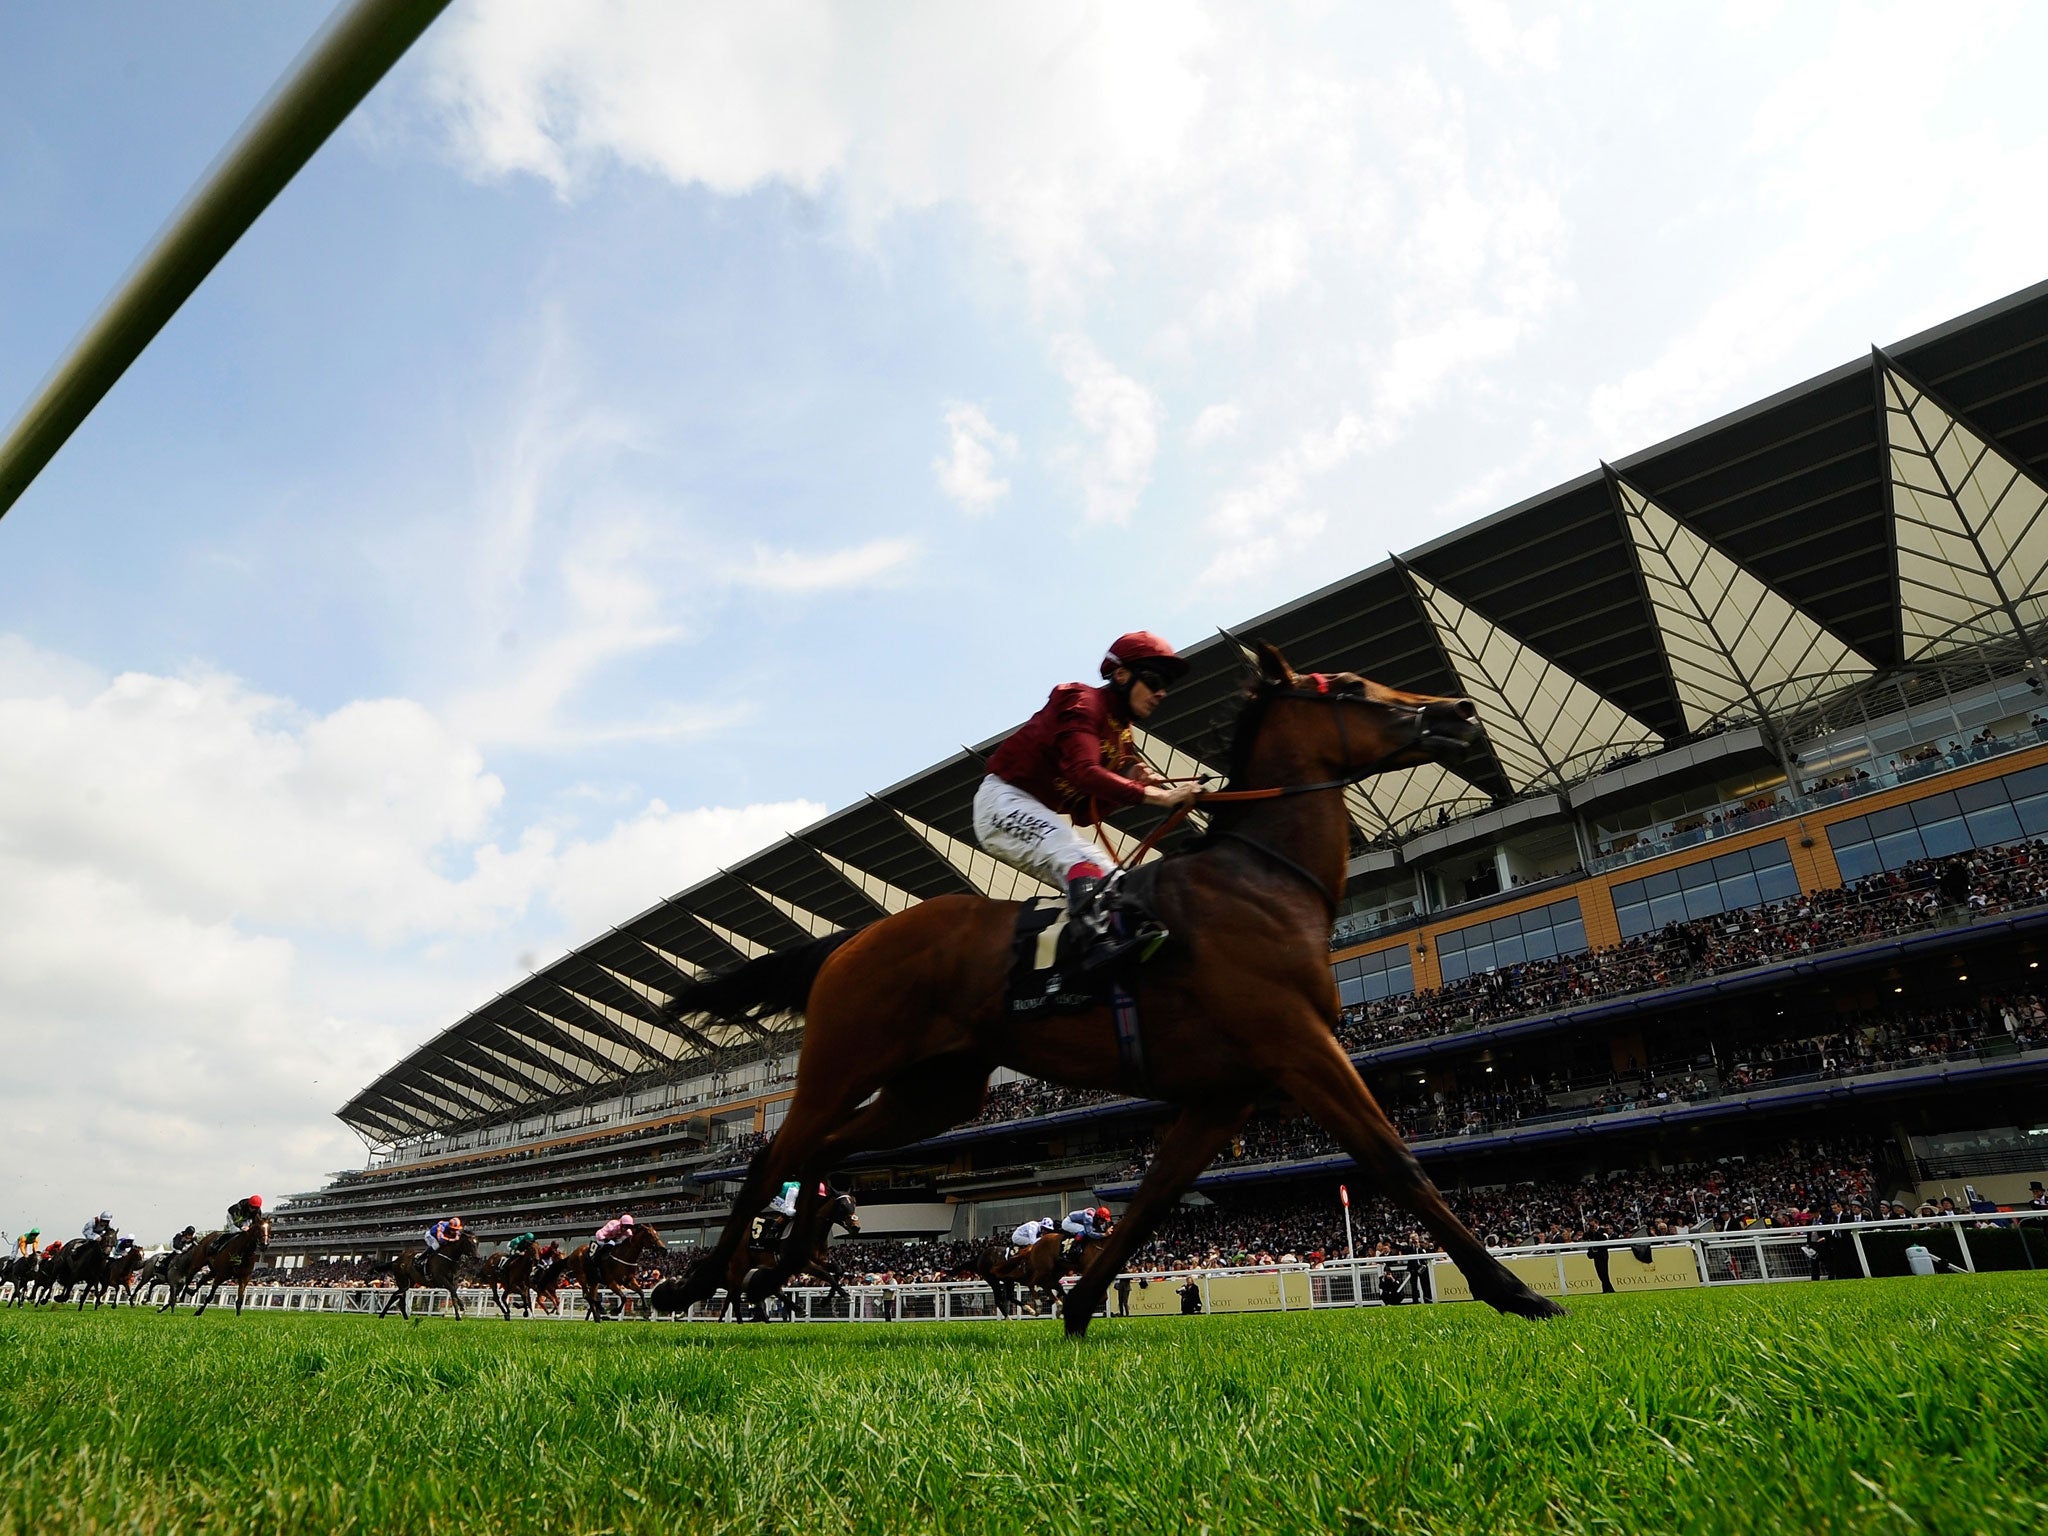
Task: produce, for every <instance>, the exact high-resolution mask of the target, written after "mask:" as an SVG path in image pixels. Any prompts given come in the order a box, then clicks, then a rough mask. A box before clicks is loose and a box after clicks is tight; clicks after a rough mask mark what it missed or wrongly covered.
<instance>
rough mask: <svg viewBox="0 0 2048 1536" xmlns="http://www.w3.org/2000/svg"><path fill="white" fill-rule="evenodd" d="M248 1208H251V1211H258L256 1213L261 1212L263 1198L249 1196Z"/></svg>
mask: <svg viewBox="0 0 2048 1536" xmlns="http://www.w3.org/2000/svg"><path fill="white" fill-rule="evenodd" d="M249 1206H250V1208H251V1209H252V1210H258V1211H260V1210H262V1209H263V1197H262V1196H261V1195H251V1196H250V1197H249Z"/></svg>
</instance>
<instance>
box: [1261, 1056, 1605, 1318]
mask: <svg viewBox="0 0 2048 1536" xmlns="http://www.w3.org/2000/svg"><path fill="white" fill-rule="evenodd" d="M1305 1023H1306V1024H1307V1026H1308V1028H1306V1029H1297V1030H1291V1031H1290V1030H1275V1031H1273V1033H1272V1035H1271V1037H1270V1038H1271V1039H1272V1041H1273V1042H1274V1049H1275V1050H1276V1051H1281V1052H1284V1053H1285V1057H1284V1059H1279V1060H1276V1061H1274V1063H1273V1074H1274V1077H1275V1078H1276V1079H1277V1081H1278V1082H1279V1085H1280V1087H1281V1088H1283V1089H1284V1090H1286V1092H1287V1093H1289V1094H1290V1095H1292V1096H1293V1098H1294V1100H1295V1102H1296V1103H1298V1104H1300V1105H1301V1107H1302V1108H1303V1109H1306V1110H1307V1111H1308V1112H1309V1114H1310V1115H1312V1116H1313V1117H1314V1118H1315V1119H1316V1120H1317V1121H1318V1122H1319V1123H1320V1124H1321V1125H1322V1126H1323V1128H1324V1129H1326V1130H1328V1131H1329V1132H1330V1133H1331V1134H1332V1135H1333V1136H1335V1137H1336V1138H1337V1140H1338V1142H1339V1143H1340V1144H1341V1145H1342V1146H1343V1148H1344V1150H1345V1151H1346V1152H1348V1153H1350V1154H1351V1156H1352V1157H1353V1158H1355V1159H1356V1160H1357V1162H1358V1165H1359V1166H1360V1167H1361V1168H1363V1169H1364V1170H1365V1171H1366V1174H1367V1175H1368V1176H1369V1177H1370V1178H1371V1179H1372V1181H1373V1184H1374V1186H1375V1188H1377V1189H1378V1190H1379V1192H1380V1193H1381V1194H1383V1195H1385V1196H1386V1197H1387V1198H1388V1199H1389V1200H1392V1201H1393V1202H1394V1203H1395V1204H1396V1205H1398V1206H1400V1207H1401V1208H1402V1209H1403V1210H1405V1211H1407V1212H1409V1213H1410V1214H1411V1215H1413V1216H1414V1217H1416V1219H1417V1220H1419V1221H1420V1222H1421V1223H1422V1224H1423V1226H1425V1227H1426V1228H1428V1229H1429V1231H1430V1234H1431V1235H1432V1236H1434V1237H1435V1238H1436V1240H1437V1241H1438V1242H1439V1243H1441V1244H1443V1249H1444V1252H1445V1253H1446V1254H1448V1255H1450V1259H1451V1262H1452V1263H1454V1264H1456V1265H1457V1266H1458V1268H1459V1270H1460V1271H1461V1272H1462V1273H1463V1274H1464V1276H1465V1279H1466V1281H1467V1282H1468V1283H1469V1284H1470V1285H1471V1287H1472V1294H1473V1295H1474V1296H1476V1297H1478V1298H1479V1299H1480V1300H1481V1301H1484V1302H1486V1303H1487V1304H1488V1305H1490V1306H1492V1307H1493V1308H1494V1310H1496V1311H1499V1312H1512V1313H1514V1314H1515V1315H1516V1316H1518V1317H1529V1318H1545V1317H1562V1316H1563V1315H1564V1308H1563V1307H1561V1306H1559V1305H1558V1304H1557V1303H1556V1302H1554V1301H1551V1300H1549V1299H1548V1298H1546V1297H1543V1296H1538V1295H1537V1294H1536V1293H1535V1292H1534V1291H1532V1290H1530V1289H1529V1287H1528V1286H1526V1285H1524V1284H1523V1283H1522V1281H1521V1280H1520V1279H1519V1278H1517V1277H1516V1276H1515V1274H1514V1273H1513V1272H1512V1271H1510V1270H1509V1269H1508V1267H1507V1266H1506V1265H1505V1264H1503V1263H1501V1262H1500V1260H1499V1259H1496V1258H1495V1257H1494V1256H1493V1255H1492V1254H1490V1253H1488V1252H1487V1251H1486V1245H1485V1244H1484V1243H1482V1242H1480V1241H1479V1239H1478V1238H1477V1237H1474V1236H1473V1235H1472V1231H1471V1229H1470V1228H1468V1227H1467V1226H1466V1225H1465V1224H1464V1223H1463V1222H1462V1221H1460V1220H1458V1218H1457V1217H1456V1216H1455V1215H1453V1214H1452V1212H1451V1208H1450V1207H1449V1206H1448V1205H1446V1204H1444V1197H1443V1196H1442V1195H1441V1194H1439V1193H1438V1191H1437V1187H1436V1185H1435V1184H1433V1183H1431V1182H1430V1178H1429V1175H1428V1174H1426V1173H1424V1172H1423V1171H1422V1164H1421V1163H1419V1162H1417V1161H1416V1160H1415V1154H1414V1153H1412V1152H1410V1151H1409V1150H1408V1147H1407V1144H1406V1143H1405V1142H1403V1141H1402V1140H1401V1134H1400V1132H1398V1131H1396V1130H1395V1129H1394V1126H1393V1122H1392V1121H1390V1120H1388V1119H1387V1115H1386V1111H1384V1110H1383V1109H1381V1108H1380V1106H1379V1104H1378V1103H1377V1102H1376V1101H1375V1100H1374V1098H1373V1096H1372V1091H1371V1090H1370V1089H1368V1088H1367V1087H1366V1086H1365V1083H1364V1081H1363V1079H1361V1078H1360V1077H1359V1075H1358V1073H1357V1072H1356V1071H1355V1070H1353V1068H1352V1065H1351V1061H1350V1058H1349V1057H1347V1056H1346V1055H1345V1054H1344V1051H1343V1048H1342V1047H1341V1046H1339V1045H1338V1044H1337V1042H1336V1039H1335V1038H1334V1037H1333V1036H1332V1035H1331V1034H1330V1032H1329V1030H1328V1028H1327V1027H1326V1026H1325V1025H1324V1024H1323V1022H1322V1020H1320V1019H1317V1018H1309V1019H1307V1020H1305ZM1304 1040H1305V1041H1306V1042H1308V1047H1309V1048H1308V1049H1306V1050H1302V1049H1298V1048H1297V1043H1298V1042H1300V1041H1304Z"/></svg>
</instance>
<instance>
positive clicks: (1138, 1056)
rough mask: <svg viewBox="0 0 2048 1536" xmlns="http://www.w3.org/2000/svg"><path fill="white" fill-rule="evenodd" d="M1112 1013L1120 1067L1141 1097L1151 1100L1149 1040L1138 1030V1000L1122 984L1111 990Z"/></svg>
mask: <svg viewBox="0 0 2048 1536" xmlns="http://www.w3.org/2000/svg"><path fill="white" fill-rule="evenodd" d="M1109 1012H1110V1017H1111V1018H1113V1019H1114V1020H1115V1021H1116V1059H1117V1064H1118V1065H1119V1066H1121V1067H1122V1068H1123V1069H1124V1071H1125V1072H1126V1073H1127V1074H1129V1076H1130V1079H1131V1081H1132V1082H1133V1083H1135V1084H1136V1085H1137V1088H1138V1092H1139V1094H1140V1095H1141V1096H1149V1095H1150V1093H1151V1085H1150V1080H1149V1079H1148V1078H1147V1077H1146V1075H1145V1037H1144V1034H1143V1032H1142V1031H1141V1030H1140V1029H1139V1027H1138V1000H1137V998H1135V997H1133V996H1132V995H1131V989H1130V988H1129V987H1127V986H1125V985H1124V984H1123V983H1122V982H1120V981H1119V982H1116V983H1114V984H1113V985H1112V986H1111V987H1110V989H1109Z"/></svg>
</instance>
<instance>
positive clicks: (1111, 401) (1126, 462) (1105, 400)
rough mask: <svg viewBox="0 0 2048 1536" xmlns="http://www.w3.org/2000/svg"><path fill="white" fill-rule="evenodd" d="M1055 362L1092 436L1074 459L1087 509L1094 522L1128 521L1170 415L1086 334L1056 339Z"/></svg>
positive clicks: (1078, 417)
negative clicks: (1099, 349) (1089, 441)
mask: <svg viewBox="0 0 2048 1536" xmlns="http://www.w3.org/2000/svg"><path fill="white" fill-rule="evenodd" d="M1053 361H1054V362H1055V363H1057V364H1058V366H1059V370H1060V373H1061V375H1062V376H1063V377H1064V378H1065V379H1066V381H1067V387H1068V389H1069V391H1070V400H1071V404H1072V408H1073V412H1074V421H1075V424H1076V425H1078V426H1079V427H1080V428H1081V430H1082V431H1083V432H1085V433H1087V434H1088V436H1089V438H1090V439H1092V442H1091V445H1090V446H1089V447H1088V448H1087V449H1085V450H1083V451H1082V452H1081V453H1079V454H1078V455H1075V456H1074V459H1073V464H1074V468H1075V471H1076V473H1077V475H1078V477H1079V480H1080V486H1081V503H1082V508H1083V510H1084V511H1085V512H1086V514H1087V516H1088V520H1089V521H1090V522H1103V523H1122V522H1126V521H1128V520H1129V518H1130V515H1131V513H1132V511H1133V510H1134V509H1135V508H1136V507H1137V505H1138V498H1139V497H1141V496H1142V495H1144V493H1145V487H1146V485H1148V484H1149V483H1150V482H1151V479H1152V461H1153V459H1154V458H1156V457H1157V456H1158V453H1159V428H1160V425H1161V423H1162V422H1163V421H1164V420H1165V416H1166V413H1165V411H1164V410H1163V409H1162V408H1161V407H1160V404H1159V402H1158V401H1157V400H1155V399H1154V398H1153V397H1152V392H1151V391H1150V390H1148V389H1146V388H1145V386H1144V385H1142V384H1140V383H1139V382H1138V381H1137V380H1136V379H1133V378H1131V377H1130V376H1129V375H1127V374H1124V373H1120V372H1118V371H1117V369H1116V368H1115V367H1114V366H1113V365H1112V364H1111V363H1110V362H1109V360H1108V359H1107V358H1105V357H1103V355H1102V354H1101V353H1100V352H1098V351H1096V349H1095V345H1094V343H1093V342H1091V341H1089V340H1088V338H1087V337H1085V336H1078V335H1071V334H1070V335H1065V336H1059V337H1055V338H1054V340H1053Z"/></svg>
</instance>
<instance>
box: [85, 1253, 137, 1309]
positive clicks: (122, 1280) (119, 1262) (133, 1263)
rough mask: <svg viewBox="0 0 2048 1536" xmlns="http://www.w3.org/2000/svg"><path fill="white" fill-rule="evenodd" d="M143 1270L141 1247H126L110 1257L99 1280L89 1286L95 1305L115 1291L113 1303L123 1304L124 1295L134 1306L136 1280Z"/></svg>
mask: <svg viewBox="0 0 2048 1536" xmlns="http://www.w3.org/2000/svg"><path fill="white" fill-rule="evenodd" d="M141 1271H142V1250H141V1248H139V1247H128V1248H124V1249H122V1250H121V1251H120V1252H119V1253H117V1254H115V1255H114V1256H113V1257H112V1258H110V1259H108V1260H107V1267H106V1269H105V1270H104V1271H103V1272H102V1273H101V1275H100V1278H99V1280H98V1281H97V1282H95V1283H94V1284H92V1285H89V1286H88V1287H87V1289H88V1290H89V1291H91V1293H92V1304H93V1306H94V1307H95V1308H97V1307H98V1306H99V1304H100V1303H101V1302H102V1301H104V1300H106V1299H107V1293H108V1292H109V1291H111V1292H112V1293H113V1304H114V1305H115V1306H117V1307H118V1306H120V1305H121V1300H122V1298H123V1297H126V1298H127V1300H128V1305H129V1306H131V1307H132V1306H134V1305H135V1290H134V1280H135V1277H136V1275H138V1274H140V1273H141Z"/></svg>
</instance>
